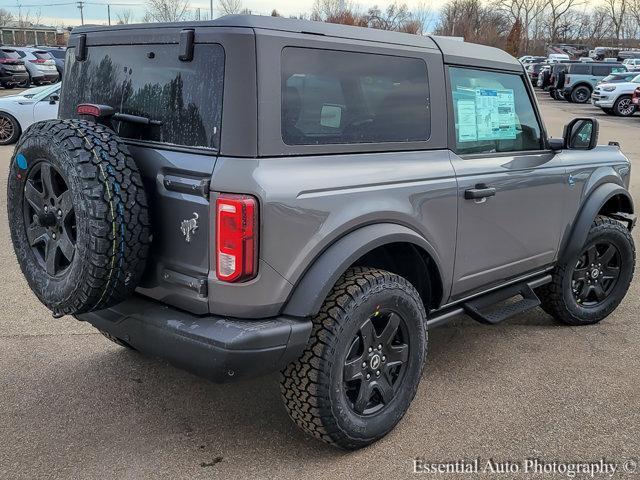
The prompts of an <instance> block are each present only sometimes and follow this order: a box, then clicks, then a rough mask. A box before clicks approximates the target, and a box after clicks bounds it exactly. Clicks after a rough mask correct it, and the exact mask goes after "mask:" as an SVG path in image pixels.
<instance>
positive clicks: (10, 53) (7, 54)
mask: <svg viewBox="0 0 640 480" xmlns="http://www.w3.org/2000/svg"><path fill="white" fill-rule="evenodd" d="M0 58H20V55H18V52H16V51H15V50H0Z"/></svg>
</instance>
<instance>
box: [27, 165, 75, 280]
mask: <svg viewBox="0 0 640 480" xmlns="http://www.w3.org/2000/svg"><path fill="white" fill-rule="evenodd" d="M23 211H24V221H25V228H26V231H27V239H28V241H29V246H30V247H31V250H32V251H33V253H34V255H35V256H36V258H37V259H38V262H39V263H40V266H41V267H42V268H43V269H44V270H45V271H46V272H47V274H49V275H50V276H56V275H60V274H62V273H63V272H64V271H65V270H66V269H67V268H68V267H69V265H71V261H72V260H73V257H74V255H75V251H76V238H77V229H76V217H75V211H74V207H73V202H72V198H71V192H70V190H69V186H68V183H67V180H66V179H65V178H64V176H63V175H62V174H61V173H60V171H59V170H58V169H56V168H55V167H54V166H53V165H52V164H51V163H49V162H48V161H46V160H41V161H39V162H37V163H35V164H34V166H33V167H32V168H31V170H30V171H29V173H28V174H27V180H26V182H25V184H24V210H23Z"/></svg>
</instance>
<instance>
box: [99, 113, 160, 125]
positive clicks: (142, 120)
mask: <svg viewBox="0 0 640 480" xmlns="http://www.w3.org/2000/svg"><path fill="white" fill-rule="evenodd" d="M111 119H112V120H116V121H118V122H128V123H139V124H142V125H153V126H160V125H162V122H161V121H160V120H152V119H151V118H147V117H141V116H139V115H129V114H128V113H114V114H113V116H112V117H111Z"/></svg>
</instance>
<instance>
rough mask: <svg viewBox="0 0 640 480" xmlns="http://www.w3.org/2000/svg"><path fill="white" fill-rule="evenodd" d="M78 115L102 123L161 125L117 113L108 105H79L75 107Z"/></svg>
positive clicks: (142, 118)
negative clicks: (113, 121) (92, 118)
mask: <svg viewBox="0 0 640 480" xmlns="http://www.w3.org/2000/svg"><path fill="white" fill-rule="evenodd" d="M76 112H77V113H78V114H79V115H89V116H91V117H95V118H97V119H100V120H102V121H104V120H116V121H118V122H127V123H138V124H140V125H153V126H159V125H162V122H161V121H160V120H152V119H151V118H147V117H142V116H139V115H130V114H128V113H117V112H116V111H115V109H114V108H113V107H110V106H109V105H96V104H93V103H81V104H79V105H78V106H77V107H76Z"/></svg>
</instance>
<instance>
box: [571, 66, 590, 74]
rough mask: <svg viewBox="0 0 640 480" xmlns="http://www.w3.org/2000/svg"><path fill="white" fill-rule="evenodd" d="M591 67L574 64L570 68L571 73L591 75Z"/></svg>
mask: <svg viewBox="0 0 640 480" xmlns="http://www.w3.org/2000/svg"><path fill="white" fill-rule="evenodd" d="M590 70H591V68H590V67H589V65H572V66H571V67H570V68H569V73H572V74H574V75H589V71H590Z"/></svg>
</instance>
